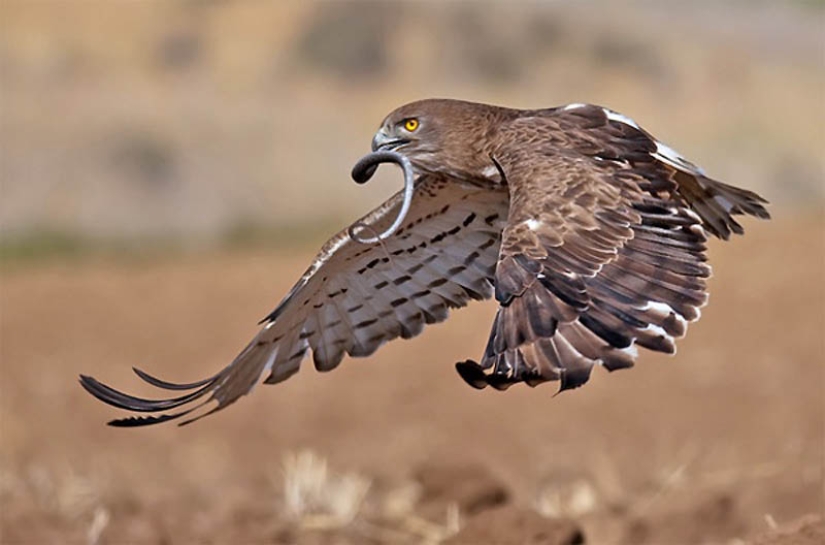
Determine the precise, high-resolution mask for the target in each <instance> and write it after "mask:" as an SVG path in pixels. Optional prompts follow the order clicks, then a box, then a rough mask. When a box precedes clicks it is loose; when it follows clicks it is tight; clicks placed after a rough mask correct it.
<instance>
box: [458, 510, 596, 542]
mask: <svg viewBox="0 0 825 545" xmlns="http://www.w3.org/2000/svg"><path fill="white" fill-rule="evenodd" d="M480 543H495V544H496V545H582V544H584V543H585V539H584V533H583V532H582V530H581V528H579V526H578V525H577V524H576V523H575V522H573V521H571V520H568V519H549V518H544V517H542V516H541V515H539V514H538V513H536V512H534V511H529V510H527V509H521V508H518V507H514V506H506V507H501V508H499V509H494V510H492V511H485V512H484V513H481V514H479V515H476V516H475V517H472V518H470V519H469V520H468V521H466V522H465V523H464V527H463V528H462V529H461V531H460V532H458V533H457V534H455V535H454V536H452V537H451V538H450V539H448V540H446V541H444V542H443V544H444V545H469V544H480Z"/></svg>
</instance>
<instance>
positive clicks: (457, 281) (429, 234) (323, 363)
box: [81, 175, 509, 426]
mask: <svg viewBox="0 0 825 545" xmlns="http://www.w3.org/2000/svg"><path fill="white" fill-rule="evenodd" d="M401 200H402V196H401V193H398V194H396V195H394V196H393V197H391V198H390V199H389V200H388V201H387V202H385V203H384V204H382V205H381V206H380V207H378V208H377V209H376V210H374V211H372V212H371V213H370V214H368V215H367V216H365V217H364V218H362V220H361V222H363V223H365V224H367V225H370V226H372V228H373V229H375V231H376V232H381V231H383V229H385V228H386V227H387V226H388V225H389V224H390V223H392V220H393V219H394V218H395V217H396V215H397V212H398V209H399V207H400V206H401ZM508 201H509V196H508V193H507V190H506V188H498V189H490V188H481V187H478V186H473V185H467V184H463V183H461V182H458V181H455V180H452V179H448V178H444V177H438V176H430V175H428V176H423V177H421V178H419V179H418V181H417V182H416V189H415V196H414V198H413V202H412V206H411V208H410V211H409V213H408V215H407V219H406V221H405V223H404V224H403V226H402V227H401V228H400V229H399V230H398V231H397V232H396V234H395V236H393V237H391V238H389V239H387V240H385V241H383V242H382V243H379V244H375V245H363V244H360V243H358V242H356V241H354V240H353V239H352V238H351V236H350V234H349V232H348V230H344V231H341V232H340V233H338V234H337V235H335V236H334V237H332V238H331V239H330V240H329V241H328V242H327V243H326V244H325V245H324V246H323V247H322V248H321V251H320V253H319V254H318V256H317V257H316V258H315V260H314V261H313V263H312V264H311V265H310V267H309V269H308V270H307V271H306V272H305V273H304V275H303V276H302V277H301V279H300V280H299V281H298V283H297V284H296V285H295V286H294V287H293V288H292V290H290V292H289V293H288V294H287V296H286V297H285V298H284V300H283V301H282V302H281V303H280V304H279V305H278V306H277V308H275V310H273V311H272V313H270V314H269V315H268V316H267V317H266V318H265V319H264V320H263V322H264V325H263V328H262V329H261V331H260V332H259V333H258V334H257V335H256V336H255V338H254V339H252V341H251V342H250V343H249V344H248V345H247V347H246V348H245V349H244V350H243V351H242V352H241V353H240V354H239V355H238V356H237V357H236V358H235V360H234V361H233V362H232V363H231V364H230V365H229V366H227V367H226V368H224V369H223V370H221V371H220V372H218V373H217V374H216V375H214V376H212V377H210V378H208V379H204V380H202V381H199V382H194V383H189V384H174V383H169V382H166V381H162V380H159V379H157V378H155V377H152V376H151V375H148V374H147V373H145V372H143V371H139V370H137V369H135V372H136V373H137V374H138V376H140V377H141V378H142V379H144V380H145V381H146V382H149V383H150V384H152V385H154V386H157V387H159V388H163V389H166V390H185V391H188V393H186V394H183V395H180V396H177V397H173V398H170V399H157V400H149V399H141V398H137V397H134V396H131V395H128V394H124V393H121V392H119V391H117V390H115V389H113V388H111V387H109V386H106V385H104V384H102V383H100V382H98V381H97V380H95V379H94V378H91V377H87V376H81V384H82V385H83V387H84V388H85V389H86V390H88V391H89V392H90V393H91V394H92V395H94V396H95V397H97V398H98V399H100V400H102V401H104V402H106V403H109V404H110V405H114V406H115V407H118V408H121V409H126V410H130V411H135V412H141V413H143V412H145V413H164V412H165V411H169V410H172V409H180V410H179V412H176V413H171V414H169V413H166V414H157V415H155V416H146V417H131V418H126V419H122V420H115V421H113V422H111V424H113V425H120V426H136V425H145V424H153V423H158V422H163V421H167V420H171V419H174V418H179V417H181V416H183V415H187V414H190V413H192V411H195V410H196V409H198V408H200V407H202V406H203V405H205V404H206V403H209V402H212V401H214V402H215V403H216V404H215V406H214V408H212V409H211V410H210V411H208V412H206V413H201V414H200V416H198V417H196V418H200V417H202V416H205V415H206V414H210V413H212V412H214V411H217V410H220V409H222V408H224V407H226V406H227V405H229V404H231V403H233V402H234V401H236V400H237V399H238V398H239V397H241V396H243V395H245V394H247V393H249V392H250V391H251V390H252V388H253V387H254V386H255V384H256V383H257V382H258V381H259V380H260V377H261V375H262V374H264V373H267V374H268V376H267V378H266V379H265V381H264V382H266V383H268V384H275V383H278V382H281V381H283V380H286V379H287V378H289V377H290V376H292V375H293V374H295V373H296V372H297V371H298V370H299V367H300V365H301V361H302V360H303V359H304V357H305V356H306V355H307V353H308V352H310V351H311V352H312V358H313V362H314V364H315V367H316V368H317V369H318V370H319V371H329V370H331V369H333V368H335V367H336V366H337V365H338V364H339V363H340V362H341V360H342V359H343V357H344V355H345V354H349V355H350V356H353V357H363V356H368V355H370V354H372V353H373V352H375V350H377V349H378V347H379V346H381V345H382V344H383V343H385V342H387V341H389V340H392V339H395V338H397V337H403V338H410V337H414V336H415V335H418V334H419V333H420V332H421V330H422V329H423V327H424V325H425V324H431V323H435V322H440V321H442V320H445V319H446V318H447V315H448V311H449V309H451V308H458V307H462V306H464V305H466V304H467V303H468V301H470V300H472V299H486V298H489V297H491V296H492V294H493V286H492V282H493V275H494V271H495V265H496V260H497V257H498V252H499V243H500V235H501V229H502V226H503V223H504V220H505V218H506V215H507V208H508ZM358 234H361V235H362V236H363V235H367V236H368V235H370V234H371V233H365V234H362V233H358ZM207 396H208V397H207ZM196 418H194V419H196ZM194 419H190V420H187V421H185V422H184V423H187V422H191V421H192V420H194Z"/></svg>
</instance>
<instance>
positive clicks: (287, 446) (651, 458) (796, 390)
mask: <svg viewBox="0 0 825 545" xmlns="http://www.w3.org/2000/svg"><path fill="white" fill-rule="evenodd" d="M774 212H775V215H776V217H777V219H776V220H774V221H773V222H770V223H757V222H748V225H747V227H748V231H749V232H748V236H746V237H744V238H737V239H736V240H734V241H733V242H731V243H728V244H724V245H723V244H721V243H713V244H712V246H711V262H712V264H713V265H714V271H715V277H714V278H713V280H712V281H711V284H710V288H711V292H712V297H711V303H710V305H709V306H708V307H706V309H704V316H703V318H702V320H701V322H699V323H698V324H694V325H693V326H692V328H691V332H690V334H689V336H688V338H687V339H685V340H684V341H683V342H682V343H681V344H680V350H679V354H678V355H677V356H676V357H675V358H668V357H664V356H659V355H655V354H648V353H645V354H644V355H643V357H642V358H641V361H640V363H639V365H637V367H636V368H635V369H633V370H630V371H623V372H618V373H614V374H608V373H607V372H604V371H603V370H596V371H595V372H594V376H593V378H592V380H591V382H590V383H589V384H588V385H587V386H586V387H585V388H583V389H581V390H577V391H574V392H568V393H565V394H564V395H560V396H557V397H554V396H553V393H554V390H553V386H544V387H540V388H538V389H535V390H534V389H529V388H526V387H516V388H512V389H511V390H509V391H507V392H506V393H498V392H494V391H481V392H479V391H475V390H473V389H470V388H468V387H466V386H465V385H464V384H463V383H462V381H461V380H460V379H459V378H458V376H457V375H456V374H455V371H454V370H453V368H452V363H453V362H454V361H457V360H459V359H462V358H467V357H474V356H477V355H478V354H479V353H480V351H481V350H482V348H483V345H484V342H485V340H486V336H487V333H488V326H489V322H490V317H491V315H492V312H493V307H492V305H489V304H487V305H478V304H477V305H476V306H475V307H473V309H472V310H469V311H467V310H464V311H459V312H458V313H456V315H455V316H454V317H453V318H452V319H451V320H449V321H448V322H447V323H445V324H443V325H440V326H435V327H431V328H429V329H428V330H427V331H426V332H425V334H423V335H422V336H421V337H420V338H417V339H415V340H412V341H406V342H395V343H392V344H390V345H388V346H387V347H385V348H383V349H382V350H380V351H379V352H378V354H376V355H375V356H373V357H372V358H370V359H368V360H359V361H345V362H344V364H343V365H341V367H340V368H339V369H337V370H335V371H334V372H332V373H329V374H319V373H316V372H314V371H312V369H311V364H309V363H308V362H305V368H304V372H302V373H300V374H299V375H298V376H296V377H295V378H293V379H292V380H290V381H288V382H287V383H284V384H282V385H279V386H277V387H263V386H262V387H259V388H258V389H257V391H256V392H255V395H253V396H251V397H249V398H245V399H243V400H242V401H241V402H239V403H238V404H237V405H235V406H233V407H231V408H230V409H229V410H227V411H224V412H222V413H220V414H218V415H215V416H212V417H210V418H208V419H206V420H204V421H201V422H200V423H198V424H196V425H193V426H188V427H185V428H178V427H175V426H174V425H166V426H160V427H151V428H147V429H136V430H121V429H113V428H110V427H107V426H105V425H104V422H105V421H106V420H107V419H109V418H110V417H113V416H115V415H116V413H115V411H114V410H111V409H110V408H108V407H106V406H103V405H102V404H100V403H97V402H96V401H94V400H92V399H91V398H90V397H89V396H88V395H87V394H85V393H84V392H83V391H82V390H81V388H80V387H79V386H78V384H77V375H78V373H88V374H92V375H94V376H96V377H98V378H100V379H102V380H105V381H107V382H110V383H113V384H115V385H117V386H120V387H124V388H127V389H130V390H132V391H135V392H137V393H147V394H148V393H149V391H150V390H149V389H148V388H146V389H144V388H142V387H141V386H139V385H138V382H139V381H138V380H137V379H136V378H135V377H134V376H133V375H131V371H130V367H131V366H132V365H139V366H140V367H142V368H143V369H146V370H148V371H150V372H152V373H154V374H157V375H160V376H162V377H164V378H167V379H171V380H184V381H185V380H191V379H197V378H201V377H202V376H205V375H207V374H211V373H212V372H213V371H214V370H215V369H216V368H218V367H220V366H222V365H223V364H224V363H225V362H226V361H228V360H229V359H230V358H232V357H233V356H234V354H235V352H236V351H237V350H238V349H239V348H240V347H242V346H243V345H244V344H245V342H246V340H247V339H248V337H249V336H250V335H251V334H252V333H253V332H254V330H255V328H254V323H255V320H256V319H257V318H259V317H261V316H263V315H264V314H265V313H266V312H267V311H268V310H270V307H271V306H272V305H273V304H274V303H276V302H277V300H278V299H279V296H280V295H281V294H282V293H284V292H285V291H286V290H287V289H288V288H289V286H290V284H291V283H292V281H293V280H294V279H295V278H296V277H297V276H298V274H299V273H300V272H301V271H302V270H303V268H304V266H305V264H306V262H307V261H308V259H309V257H310V255H309V253H301V254H300V255H297V254H296V255H283V254H279V253H278V252H277V251H275V250H273V249H271V248H270V249H265V250H264V249H261V250H255V251H242V252H230V253H224V254H220V255H218V254H199V255H190V256H185V257H179V258H174V259H173V258H170V257H167V258H162V259H151V260H147V259H138V258H132V259H130V258H124V257H118V258H105V259H104V258H94V259H85V260H80V261H73V262H72V261H67V262H49V263H41V264H39V265H35V264H32V263H29V264H25V265H19V266H13V267H7V268H6V271H5V272H4V273H3V275H2V276H0V280H2V294H0V309H2V326H0V335H1V337H0V340H2V352H1V353H0V355H1V356H2V369H1V371H2V382H0V386H2V392H1V393H2V395H1V396H0V417H1V419H2V420H1V422H2V429H1V430H0V431H2V446H1V450H0V452H1V453H2V458H0V500H1V501H2V519H0V536H2V542H3V543H96V542H97V543H342V544H350V543H437V542H439V541H443V540H445V539H449V540H450V541H449V542H450V543H462V542H463V543H476V542H479V540H482V539H484V536H487V537H488V538H489V540H490V541H496V542H502V543H505V542H506V543H576V542H581V540H582V539H585V540H586V542H587V543H691V544H692V543H720V544H721V543H724V544H733V543H739V544H741V543H747V542H751V541H753V540H759V541H758V542H759V543H805V544H809V543H815V542H817V540H818V539H820V538H821V536H822V535H823V528H822V522H821V519H819V522H817V519H818V517H819V516H820V515H821V513H822V511H823V479H822V466H823V439H825V438H823V426H824V424H825V416H823V415H824V414H825V411H823V380H822V379H823V360H824V359H825V349H823V331H825V320H824V318H825V316H824V314H825V306H824V305H823V301H825V298H824V294H823V278H825V271H823V265H824V263H823V253H822V250H823V239H822V233H823V224H822V221H821V218H819V217H817V218H814V217H809V218H808V219H806V218H805V216H802V217H801V218H794V216H795V214H793V213H791V211H789V210H775V211H774ZM536 513H540V514H541V515H544V516H543V517H541V516H536ZM808 514H813V515H814V519H803V522H802V523H800V522H798V521H799V519H800V517H803V516H805V515H808ZM795 521H796V522H795ZM485 525H486V526H485ZM542 525H544V526H546V527H544V526H542ZM788 528H790V530H789V531H790V532H791V537H789V538H787V539H786V537H787V536H788V535H789V534H788V531H785V529H788ZM794 528H796V529H794ZM458 530H460V532H461V533H459V534H458V535H453V534H455V532H456V531H458ZM783 532H784V533H783ZM794 532H795V533H794ZM451 535H452V537H451V538H450V536H451ZM771 536H774V537H771ZM776 536H779V537H776ZM782 536H785V537H782ZM817 536H819V537H817ZM783 539H785V541H782V540H783Z"/></svg>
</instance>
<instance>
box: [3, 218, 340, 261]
mask: <svg viewBox="0 0 825 545" xmlns="http://www.w3.org/2000/svg"><path fill="white" fill-rule="evenodd" d="M345 225H348V222H347V221H345V220H343V219H341V220H340V221H337V222H335V221H332V220H330V221H325V222H321V223H317V222H311V223H310V222H308V223H307V224H305V225H282V226H271V225H262V224H258V223H254V222H249V223H239V224H236V225H234V226H232V227H230V228H228V229H226V230H225V231H224V232H223V233H222V234H220V235H219V236H217V237H211V236H210V237H204V239H203V240H201V241H198V240H197V239H195V240H193V239H192V238H189V237H162V238H160V237H138V238H131V239H128V238H110V239H106V238H92V237H86V236H83V235H79V234H75V233H68V232H64V231H55V230H49V229H41V230H37V231H32V232H29V233H25V234H20V235H13V236H8V235H4V236H3V237H2V238H0V268H2V269H3V270H4V271H7V270H9V269H10V268H19V267H27V266H32V265H39V264H42V263H43V262H50V261H70V260H86V259H93V258H101V257H102V258H111V259H118V260H133V261H134V260H137V261H142V260H154V259H163V258H169V257H175V256H180V255H183V254H192V253H198V252H209V251H233V250H250V249H270V250H272V251H278V252H294V251H306V250H315V249H318V248H320V247H321V245H322V244H323V243H324V242H325V241H326V240H327V239H328V238H329V237H331V236H332V235H333V234H334V233H336V232H338V231H339V230H341V228H342V227H344V226H345Z"/></svg>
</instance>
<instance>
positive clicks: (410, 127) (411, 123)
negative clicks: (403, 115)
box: [404, 117, 418, 132]
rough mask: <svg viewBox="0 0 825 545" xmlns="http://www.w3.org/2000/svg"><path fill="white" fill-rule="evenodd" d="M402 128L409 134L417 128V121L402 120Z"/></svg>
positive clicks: (412, 119) (411, 119) (410, 119)
mask: <svg viewBox="0 0 825 545" xmlns="http://www.w3.org/2000/svg"><path fill="white" fill-rule="evenodd" d="M404 128H405V129H407V130H408V131H410V132H413V131H414V130H415V129H417V128H418V120H417V119H416V118H414V117H411V118H409V119H405V120H404Z"/></svg>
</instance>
